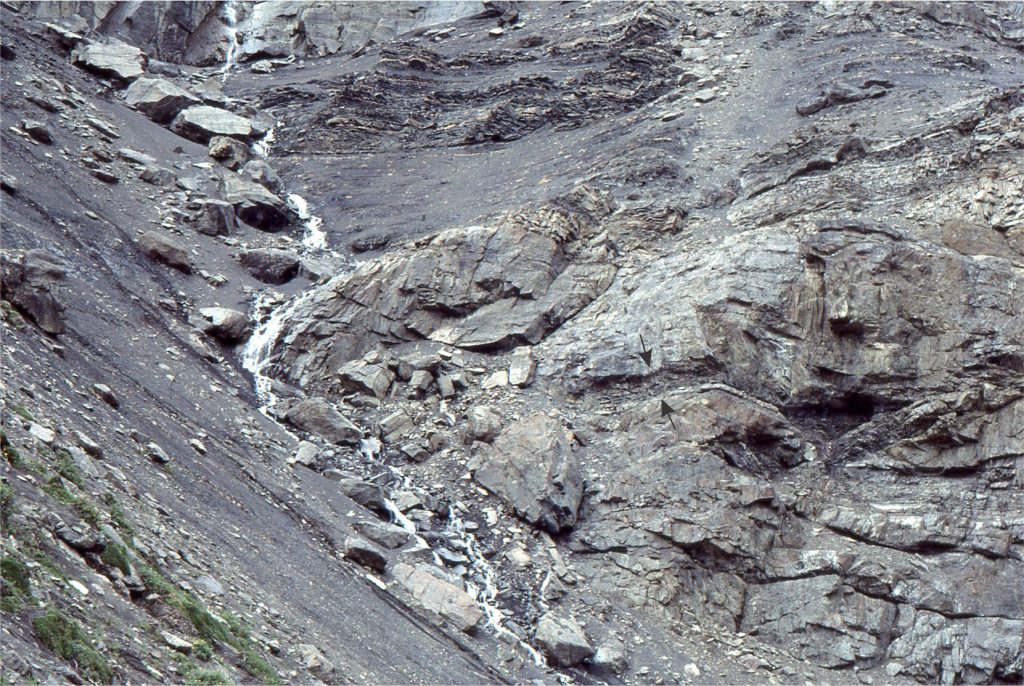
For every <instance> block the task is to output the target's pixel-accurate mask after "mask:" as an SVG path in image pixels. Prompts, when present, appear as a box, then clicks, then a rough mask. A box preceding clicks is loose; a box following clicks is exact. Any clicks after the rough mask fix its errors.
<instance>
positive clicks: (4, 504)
mask: <svg viewBox="0 0 1024 686" xmlns="http://www.w3.org/2000/svg"><path fill="white" fill-rule="evenodd" d="M13 510H14V489H13V488H11V486H10V484H5V483H0V528H3V529H4V530H5V531H6V530H7V525H8V522H9V520H10V518H11V512H12V511H13Z"/></svg>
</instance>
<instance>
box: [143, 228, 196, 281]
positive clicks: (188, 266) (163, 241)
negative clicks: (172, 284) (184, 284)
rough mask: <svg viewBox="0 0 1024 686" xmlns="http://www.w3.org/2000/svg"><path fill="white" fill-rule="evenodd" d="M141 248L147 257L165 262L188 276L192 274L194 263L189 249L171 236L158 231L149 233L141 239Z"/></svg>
mask: <svg viewBox="0 0 1024 686" xmlns="http://www.w3.org/2000/svg"><path fill="white" fill-rule="evenodd" d="M139 247H140V248H142V252H143V253H145V255H146V256H147V257H149V258H151V259H154V260H156V261H157V262H163V263H164V264H166V265H167V266H169V267H174V268H175V269H177V270H179V271H182V272H185V273H186V274H191V273H192V262H191V260H189V257H188V249H187V248H186V247H185V246H184V245H182V244H181V243H179V242H178V241H176V240H174V239H173V238H171V237H170V236H165V235H163V234H161V233H157V232H156V231H147V232H146V233H144V234H142V235H141V236H140V237H139Z"/></svg>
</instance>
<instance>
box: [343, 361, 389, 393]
mask: <svg viewBox="0 0 1024 686" xmlns="http://www.w3.org/2000/svg"><path fill="white" fill-rule="evenodd" d="M338 378H339V380H340V381H341V385H342V386H344V387H345V388H348V389H349V390H353V391H356V392H358V393H368V394H370V395H373V396H374V397H376V398H383V397H384V396H385V395H386V394H387V392H388V389H389V388H391V384H392V383H393V382H394V380H395V375H394V374H393V373H392V372H391V370H390V369H388V367H387V365H386V364H384V363H383V362H367V361H366V360H365V359H363V360H353V361H352V362H347V363H345V364H344V365H342V366H341V368H340V369H338Z"/></svg>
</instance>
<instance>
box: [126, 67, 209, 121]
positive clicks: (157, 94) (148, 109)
mask: <svg viewBox="0 0 1024 686" xmlns="http://www.w3.org/2000/svg"><path fill="white" fill-rule="evenodd" d="M124 101H125V103H127V104H128V106H129V107H134V108H135V109H136V110H138V111H139V112H142V113H143V114H144V115H146V116H147V117H149V118H150V119H152V120H153V121H155V122H157V123H158V124H167V123H168V122H170V121H171V120H173V119H174V118H175V117H176V116H178V113H179V112H181V111H182V110H183V109H185V108H187V107H191V106H192V105H198V104H199V102H200V101H199V98H197V97H196V96H194V95H192V94H191V93H189V92H188V91H187V90H185V89H183V88H179V87H178V86H175V85H174V84H173V83H171V82H170V81H167V80H165V79H154V78H151V77H143V78H140V79H136V80H135V81H134V82H133V83H132V85H130V86H129V87H128V90H126V91H125V93H124Z"/></svg>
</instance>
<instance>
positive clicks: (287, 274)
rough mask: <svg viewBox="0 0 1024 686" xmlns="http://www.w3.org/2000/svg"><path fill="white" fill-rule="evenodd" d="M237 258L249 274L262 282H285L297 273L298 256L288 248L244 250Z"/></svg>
mask: <svg viewBox="0 0 1024 686" xmlns="http://www.w3.org/2000/svg"><path fill="white" fill-rule="evenodd" d="M239 260H240V261H241V263H242V266H243V267H245V268H246V269H248V270H249V273H250V274H252V275H253V276H254V277H255V278H257V279H259V280H260V281H262V282H264V283H270V284H282V283H287V282H288V281H291V280H292V279H294V278H295V276H296V275H297V274H298V273H299V256H298V255H296V254H295V253H293V252H291V251H289V250H279V249H277V248H256V249H253V250H245V251H243V252H242V253H241V255H239Z"/></svg>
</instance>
